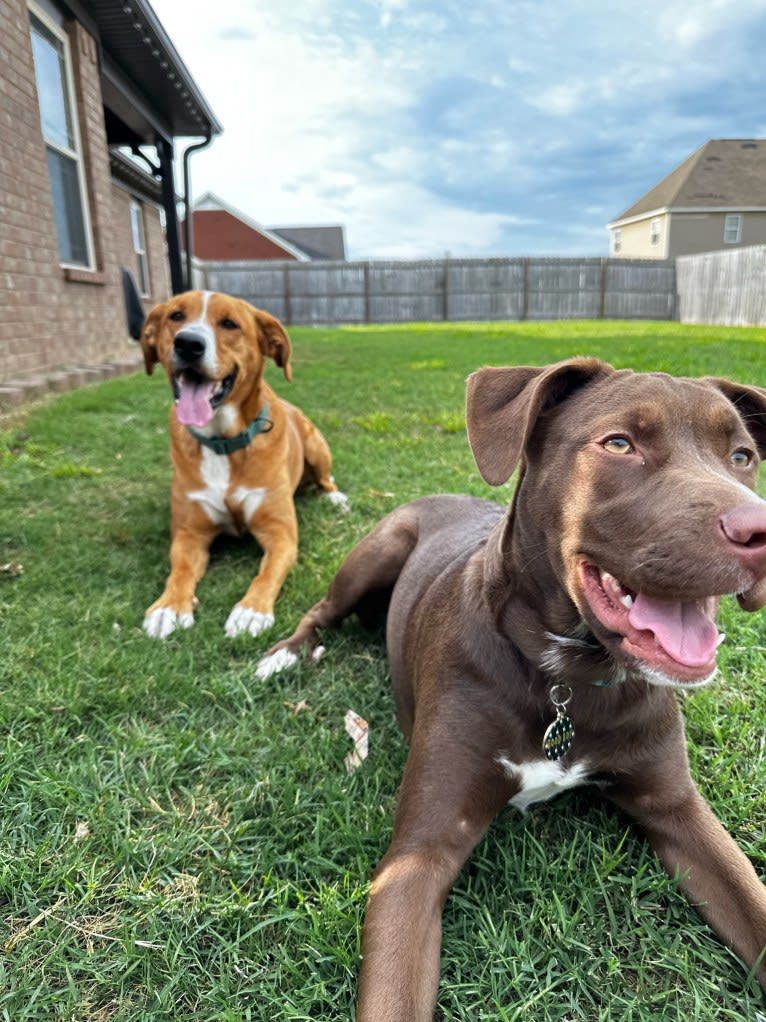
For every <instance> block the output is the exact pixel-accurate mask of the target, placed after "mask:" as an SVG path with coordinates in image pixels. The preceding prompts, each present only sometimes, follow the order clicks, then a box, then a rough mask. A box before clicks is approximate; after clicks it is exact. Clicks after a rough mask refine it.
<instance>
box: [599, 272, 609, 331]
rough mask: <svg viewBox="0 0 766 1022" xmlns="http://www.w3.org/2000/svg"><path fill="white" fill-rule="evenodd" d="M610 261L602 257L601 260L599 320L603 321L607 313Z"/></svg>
mask: <svg viewBox="0 0 766 1022" xmlns="http://www.w3.org/2000/svg"><path fill="white" fill-rule="evenodd" d="M608 262H609V260H608V259H605V258H603V257H602V259H601V282H600V294H599V299H598V318H599V319H603V318H604V313H605V311H606V268H607V263H608Z"/></svg>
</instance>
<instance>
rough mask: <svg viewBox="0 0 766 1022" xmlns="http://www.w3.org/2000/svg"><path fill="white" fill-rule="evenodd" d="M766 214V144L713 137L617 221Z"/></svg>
mask: <svg viewBox="0 0 766 1022" xmlns="http://www.w3.org/2000/svg"><path fill="white" fill-rule="evenodd" d="M753 207H758V208H761V207H762V208H765V209H766V139H757V138H714V139H711V140H710V141H709V142H706V143H705V144H704V145H703V146H701V147H700V148H699V149H697V150H696V152H693V153H692V154H691V156H689V157H688V158H687V159H686V160H684V162H683V163H681V164H679V166H677V167H676V168H675V170H672V171H671V172H670V173H669V174H668V175H667V177H664V178H663V179H662V180H661V181H660V182H659V183H658V184H656V185H655V186H654V188H652V189H650V191H648V192H647V193H646V194H645V195H643V196H642V197H641V198H640V199H639V200H638V202H635V203H634V204H633V205H632V206H629V207H628V209H626V210H625V212H624V213H621V214H620V215H619V216H618V217H615V219H614V220H613V221H612V223H619V222H620V221H621V220H627V219H629V218H630V217H636V216H641V215H642V214H644V213H650V212H652V211H654V210H656V209H700V208H706V209H710V208H714V209H746V208H753Z"/></svg>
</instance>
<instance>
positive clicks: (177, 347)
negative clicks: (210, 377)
mask: <svg viewBox="0 0 766 1022" xmlns="http://www.w3.org/2000/svg"><path fill="white" fill-rule="evenodd" d="M173 351H174V352H175V354H176V357H177V358H179V359H181V360H182V361H183V362H189V363H192V362H199V360H200V359H201V358H202V356H203V355H204V354H205V338H204V337H203V336H202V334H199V333H197V331H196V330H181V331H179V333H177V334H176V336H175V338H174V340H173Z"/></svg>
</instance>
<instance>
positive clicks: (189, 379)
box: [172, 369, 237, 426]
mask: <svg viewBox="0 0 766 1022" xmlns="http://www.w3.org/2000/svg"><path fill="white" fill-rule="evenodd" d="M236 378H237V370H236V369H235V370H234V371H233V372H231V373H229V375H228V376H225V377H224V378H223V379H222V380H211V379H209V378H208V377H207V376H203V375H202V374H201V373H198V372H197V371H196V370H194V369H178V370H177V371H176V372H175V373H173V376H172V385H173V396H174V397H175V400H176V418H177V419H178V421H179V422H180V423H182V424H183V425H184V426H207V424H208V423H209V422H210V420H211V419H212V418H213V412H214V411H215V409H216V408H217V407H218V405H220V404H221V402H222V401H225V400H226V398H227V396H228V395H229V393H230V391H231V388H232V387H233V386H234V381H235V380H236Z"/></svg>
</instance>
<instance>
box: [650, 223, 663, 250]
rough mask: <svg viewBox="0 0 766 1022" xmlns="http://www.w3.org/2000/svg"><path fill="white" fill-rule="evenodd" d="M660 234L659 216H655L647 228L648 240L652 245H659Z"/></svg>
mask: <svg viewBox="0 0 766 1022" xmlns="http://www.w3.org/2000/svg"><path fill="white" fill-rule="evenodd" d="M661 234H662V221H661V220H660V219H659V217H655V219H654V220H652V223H651V226H650V228H649V242H650V243H651V244H652V245H659V243H660V235H661Z"/></svg>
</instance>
